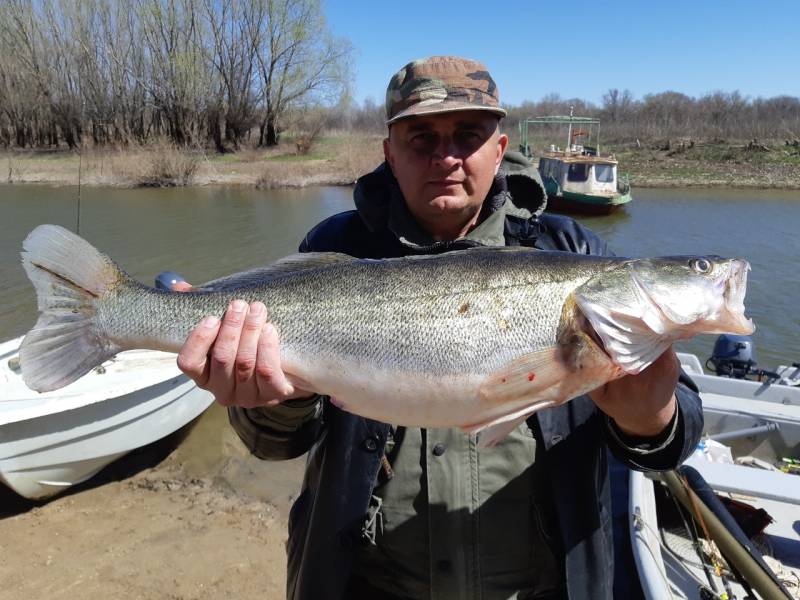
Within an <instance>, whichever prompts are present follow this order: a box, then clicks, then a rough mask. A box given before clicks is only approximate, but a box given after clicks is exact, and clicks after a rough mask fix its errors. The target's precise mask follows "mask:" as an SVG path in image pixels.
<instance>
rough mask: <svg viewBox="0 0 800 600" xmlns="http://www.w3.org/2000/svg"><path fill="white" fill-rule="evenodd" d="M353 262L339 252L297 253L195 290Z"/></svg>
mask: <svg viewBox="0 0 800 600" xmlns="http://www.w3.org/2000/svg"><path fill="white" fill-rule="evenodd" d="M355 260H358V259H357V258H353V257H352V256H349V255H347V254H341V253H339V252H298V253H296V254H290V255H289V256H285V257H283V258H281V259H279V260H277V261H275V262H274V263H272V264H271V265H267V266H265V267H258V268H256V269H250V270H249V271H242V272H241V273H234V274H233V275H226V276H225V277H220V278H219V279H213V280H211V281H208V282H206V283H204V284H203V285H201V286H197V287H196V288H195V290H198V291H200V290H223V289H229V288H233V287H242V286H247V285H252V284H254V283H258V282H261V281H264V280H265V279H271V278H273V277H280V276H281V275H287V274H289V273H298V272H300V271H307V270H309V269H321V268H324V267H329V266H331V265H336V264H340V263H347V262H353V261H355Z"/></svg>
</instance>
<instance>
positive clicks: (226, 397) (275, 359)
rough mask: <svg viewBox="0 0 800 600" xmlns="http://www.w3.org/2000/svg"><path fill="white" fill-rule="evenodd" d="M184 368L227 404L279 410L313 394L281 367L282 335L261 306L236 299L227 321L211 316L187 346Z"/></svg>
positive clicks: (182, 288) (183, 352) (180, 363)
mask: <svg viewBox="0 0 800 600" xmlns="http://www.w3.org/2000/svg"><path fill="white" fill-rule="evenodd" d="M173 289H175V290H176V291H188V290H190V289H191V286H189V285H188V284H187V285H186V286H183V285H181V286H180V288H177V287H176V288H173ZM178 368H179V369H180V370H181V371H183V372H184V373H185V374H186V375H188V376H189V377H191V378H192V379H193V380H194V381H195V383H196V384H197V386H198V387H200V388H203V389H205V390H208V391H210V392H211V393H212V394H214V397H215V398H216V400H217V402H219V403H220V404H222V405H223V406H239V407H242V408H255V407H258V406H274V405H276V404H279V403H280V402H283V401H284V400H290V399H293V398H302V397H308V396H311V395H312V393H311V392H309V391H306V390H302V389H299V388H296V387H295V386H294V385H292V383H291V382H290V381H289V379H288V378H287V377H286V375H285V373H284V372H283V370H282V369H281V359H280V339H279V337H278V332H277V331H276V330H275V326H274V325H272V323H268V322H267V308H266V306H264V304H263V303H261V302H253V303H252V304H250V305H248V304H247V302H245V301H244V300H234V301H233V302H231V304H230V305H229V306H228V309H227V310H226V311H225V315H224V317H223V319H222V321H221V322H220V320H219V319H218V318H216V317H205V318H204V319H203V320H202V321H201V322H200V323H199V324H198V325H197V327H195V328H194V330H192V332H191V333H190V334H189V337H188V338H187V339H186V342H184V344H183V347H182V348H181V351H180V353H179V354H178Z"/></svg>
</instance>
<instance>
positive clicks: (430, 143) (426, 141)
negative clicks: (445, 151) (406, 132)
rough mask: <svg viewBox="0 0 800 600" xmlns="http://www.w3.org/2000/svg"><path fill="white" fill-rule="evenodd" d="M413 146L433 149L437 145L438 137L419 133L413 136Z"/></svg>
mask: <svg viewBox="0 0 800 600" xmlns="http://www.w3.org/2000/svg"><path fill="white" fill-rule="evenodd" d="M411 144H412V145H413V146H414V147H416V148H432V147H434V146H435V145H436V144H437V140H436V135H435V134H432V133H417V134H415V135H413V136H411Z"/></svg>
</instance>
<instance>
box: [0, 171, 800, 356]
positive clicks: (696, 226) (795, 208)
mask: <svg viewBox="0 0 800 600" xmlns="http://www.w3.org/2000/svg"><path fill="white" fill-rule="evenodd" d="M77 192H78V190H77V188H76V187H50V186H33V185H31V186H8V185H0V281H2V286H0V340H3V339H8V338H10V337H13V336H17V335H21V334H23V333H25V332H26V331H27V330H28V329H29V328H30V327H31V326H32V325H33V323H34V322H35V319H36V309H35V298H34V294H33V289H32V287H31V285H30V284H29V282H28V280H27V278H26V277H25V274H24V272H23V270H22V267H21V265H20V261H19V250H20V248H21V245H22V240H23V239H24V238H25V236H26V235H27V233H28V232H29V231H30V230H31V229H33V228H34V227H35V226H36V225H39V224H41V223H56V224H59V225H63V226H65V227H68V228H70V229H72V230H73V231H74V230H75V228H76V222H77V216H78V194H77ZM635 192H636V193H635V200H634V201H633V202H631V203H630V204H629V205H628V206H627V207H626V209H625V212H620V213H618V214H616V215H612V216H604V217H587V218H582V219H581V220H582V222H584V223H585V224H586V225H587V226H588V227H590V228H591V229H593V230H594V231H596V232H597V233H598V234H600V235H601V236H602V237H603V238H605V239H606V240H607V241H608V242H609V244H610V246H611V247H612V249H613V250H614V251H615V252H616V253H617V254H620V255H628V256H637V257H638V256H656V255H670V254H719V255H722V256H742V257H744V258H746V259H747V260H749V261H750V263H751V265H752V267H753V270H752V272H751V273H750V278H749V285H748V293H747V299H746V306H747V312H748V314H749V315H750V316H752V317H753V318H754V320H755V322H756V325H757V331H756V333H755V336H754V341H755V345H756V351H757V358H758V361H759V363H760V364H761V365H762V366H764V367H773V366H776V365H777V364H779V363H781V364H787V363H789V362H792V361H800V310H798V300H800V274H798V271H797V269H798V257H800V237H798V236H800V201H799V200H800V193H798V192H796V191H792V192H782V191H758V190H746V191H742V190H720V189H702V190H682V189H669V190H659V189H641V190H636V191H635ZM351 207H352V199H351V189H350V188H345V187H323V188H311V189H302V190H268V191H261V190H255V189H252V188H244V187H228V188H223V187H209V188H176V189H135V190H127V189H103V188H83V189H82V190H81V198H80V221H81V224H80V230H81V234H82V235H83V236H84V237H86V238H87V239H89V240H90V241H91V242H92V243H93V244H94V245H95V246H97V247H98V248H100V249H101V250H102V251H104V252H105V253H107V254H108V255H110V256H111V257H112V258H114V259H115V260H116V261H117V263H118V264H120V265H121V266H122V267H123V268H124V269H125V270H126V271H128V272H129V273H130V274H131V275H132V276H133V277H135V278H137V279H139V280H140V281H143V282H146V283H151V282H152V281H153V278H154V277H155V275H156V274H157V273H158V272H159V271H162V270H172V271H177V272H179V273H181V274H183V275H184V277H186V279H187V280H189V281H192V282H202V281H206V280H209V279H212V278H215V277H218V276H221V275H225V274H229V273H233V272H235V271H239V270H242V269H246V268H249V267H253V266H257V265H262V264H265V263H267V262H269V261H272V260H274V259H276V258H279V257H281V256H284V255H285V254H288V253H291V252H293V251H294V250H295V249H296V247H297V244H298V241H299V240H300V239H301V237H302V236H303V235H304V234H305V232H306V231H307V230H308V229H309V228H310V227H311V226H312V225H314V224H315V223H317V222H318V221H320V220H321V219H323V218H325V217H327V216H329V215H332V214H334V213H336V212H339V211H342V210H347V209H349V208H351ZM713 341H714V339H713V337H711V336H703V337H700V338H696V339H695V340H692V341H690V342H687V343H684V344H682V345H681V348H682V349H686V350H689V351H693V352H695V353H697V354H698V355H699V357H700V358H701V360H703V361H704V360H705V358H706V357H708V356H709V355H710V352H711V348H712V346H713Z"/></svg>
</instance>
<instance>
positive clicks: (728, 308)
mask: <svg viewBox="0 0 800 600" xmlns="http://www.w3.org/2000/svg"><path fill="white" fill-rule="evenodd" d="M748 271H750V263H749V262H747V261H746V260H739V259H736V260H732V261H731V262H730V269H729V274H728V277H727V278H726V279H725V281H724V285H725V290H724V292H723V300H724V308H723V310H722V312H721V314H720V319H719V326H720V328H721V329H722V328H724V329H725V331H723V332H722V333H735V334H739V335H750V334H752V333H753V332H754V331H755V330H756V326H755V324H754V323H753V320H752V319H748V318H747V317H746V316H745V314H744V296H745V292H746V291H747V272H748Z"/></svg>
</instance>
